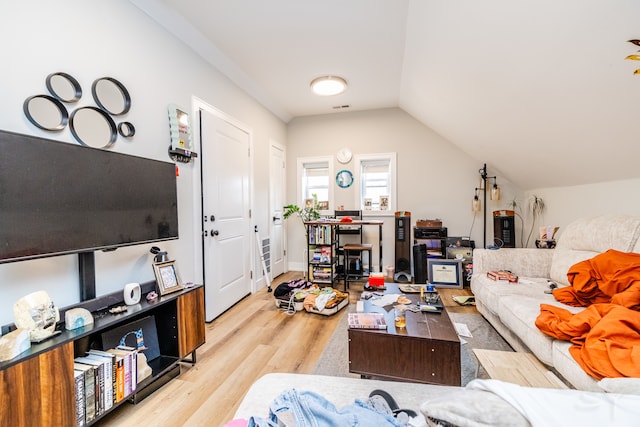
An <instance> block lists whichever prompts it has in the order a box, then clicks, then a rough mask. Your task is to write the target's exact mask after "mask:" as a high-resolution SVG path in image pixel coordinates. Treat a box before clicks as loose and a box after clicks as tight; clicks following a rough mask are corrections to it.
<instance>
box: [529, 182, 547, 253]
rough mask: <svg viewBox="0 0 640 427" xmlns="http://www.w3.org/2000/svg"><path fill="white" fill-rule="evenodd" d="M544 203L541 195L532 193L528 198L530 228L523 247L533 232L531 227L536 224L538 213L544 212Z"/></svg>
mask: <svg viewBox="0 0 640 427" xmlns="http://www.w3.org/2000/svg"><path fill="white" fill-rule="evenodd" d="M544 209H545V204H544V200H543V199H542V197H540V196H538V195H536V194H534V195H532V196H531V197H530V198H529V213H530V214H531V228H530V229H529V235H528V236H527V243H526V245H524V247H525V248H526V247H528V246H529V240H531V235H532V234H533V229H534V227H535V225H536V221H537V219H538V217H539V216H540V215H542V213H543V212H544Z"/></svg>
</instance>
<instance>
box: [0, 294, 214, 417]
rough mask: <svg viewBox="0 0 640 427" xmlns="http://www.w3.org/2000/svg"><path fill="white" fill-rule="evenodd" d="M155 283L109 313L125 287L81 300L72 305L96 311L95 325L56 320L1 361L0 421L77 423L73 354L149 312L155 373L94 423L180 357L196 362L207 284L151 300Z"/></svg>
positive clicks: (164, 374)
mask: <svg viewBox="0 0 640 427" xmlns="http://www.w3.org/2000/svg"><path fill="white" fill-rule="evenodd" d="M154 287H155V282H149V283H145V284H143V285H142V293H143V298H142V299H141V301H140V303H139V304H137V305H134V306H129V307H128V310H127V311H126V312H124V313H121V314H115V315H112V314H109V313H108V311H107V310H106V308H107V307H109V306H113V305H116V304H117V305H122V304H124V303H123V302H122V301H123V298H122V292H118V293H114V294H109V295H106V296H104V297H100V298H96V299H94V300H90V301H86V302H84V303H80V304H77V305H75V306H74V307H83V308H87V309H88V310H89V311H91V312H92V314H93V316H94V324H93V325H89V326H85V327H84V328H79V329H75V330H71V331H67V330H65V329H64V326H63V325H58V327H57V329H60V328H62V333H61V334H59V335H57V336H56V337H53V338H51V339H49V340H47V341H44V342H42V343H39V344H32V345H31V348H30V349H29V350H27V351H25V352H24V353H21V354H20V355H19V356H17V357H15V358H13V359H11V360H8V361H4V362H0V390H1V392H0V426H21V425H24V426H27V425H57V426H71V425H76V408H75V405H76V402H75V385H74V373H73V359H74V358H75V357H78V356H83V355H84V353H85V352H86V351H87V350H88V349H89V348H91V346H92V345H95V344H97V343H101V335H102V333H104V332H106V331H108V330H110V329H113V328H116V327H118V326H122V325H126V324H128V323H130V322H133V321H135V320H138V319H141V318H144V317H147V316H154V319H155V322H156V328H157V331H158V344H159V348H160V354H161V355H160V357H158V358H156V359H154V360H152V361H149V366H150V367H151V368H152V370H153V372H152V374H151V376H150V377H148V378H146V379H144V380H143V381H141V382H140V383H138V388H137V391H136V393H135V394H132V395H130V396H129V397H128V398H127V399H125V400H123V401H121V402H118V403H115V404H114V406H113V408H111V409H110V410H108V411H106V412H105V413H104V414H102V415H101V416H100V417H99V418H96V419H95V420H94V421H92V423H95V422H97V421H98V420H100V419H102V417H104V416H105V415H107V414H109V413H110V412H111V411H113V409H115V408H116V407H118V406H119V405H120V404H122V403H123V402H126V401H130V402H133V403H135V402H137V401H139V400H141V399H143V398H144V397H146V396H147V395H149V394H150V393H152V392H153V391H155V390H156V389H157V388H159V387H161V386H162V385H164V384H166V383H167V382H168V381H169V380H170V379H171V378H173V377H175V376H177V375H178V374H179V373H180V362H190V363H195V361H196V357H195V356H196V349H197V348H198V347H200V346H201V345H202V344H204V342H205V323H204V287H203V286H202V285H196V286H194V287H193V288H190V289H185V290H183V291H180V292H175V293H171V294H168V295H165V296H163V297H159V298H158V299H157V300H156V301H154V302H147V301H146V300H145V299H144V295H146V294H147V293H148V292H149V291H151V290H153V288H154ZM68 308H72V307H67V309H68ZM105 312H106V314H104V313H105ZM63 313H64V310H61V319H64V314H63ZM96 348H97V347H96Z"/></svg>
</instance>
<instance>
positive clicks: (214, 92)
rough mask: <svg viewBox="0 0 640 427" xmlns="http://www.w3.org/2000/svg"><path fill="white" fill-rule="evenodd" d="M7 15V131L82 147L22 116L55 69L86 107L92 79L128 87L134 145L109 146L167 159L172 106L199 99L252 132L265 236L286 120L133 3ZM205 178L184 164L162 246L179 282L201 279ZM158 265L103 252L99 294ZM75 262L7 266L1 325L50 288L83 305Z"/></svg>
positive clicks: (17, 5)
mask: <svg viewBox="0 0 640 427" xmlns="http://www.w3.org/2000/svg"><path fill="white" fill-rule="evenodd" d="M0 16H2V17H3V20H2V21H3V24H2V25H1V26H0V38H1V39H2V40H4V43H3V45H2V57H3V61H2V62H3V65H2V73H1V75H2V81H1V82H0V92H1V93H2V102H0V129H3V130H8V131H13V132H19V133H25V134H31V135H38V136H42V137H45V138H51V139H56V140H62V141H67V142H71V143H75V141H74V140H73V139H72V136H71V134H70V132H69V130H68V129H65V130H63V131H61V132H58V133H50V132H45V131H41V130H39V129H37V128H36V127H35V126H33V125H32V124H30V123H29V122H28V121H27V119H26V118H25V117H24V115H23V113H22V103H23V101H24V100H25V99H26V98H27V97H28V96H31V95H35V94H44V93H46V87H45V78H46V76H47V75H48V74H49V73H52V72H58V71H64V72H67V73H69V74H71V75H73V76H74V77H75V78H76V79H77V80H78V81H79V82H80V84H81V85H82V88H83V91H84V95H83V97H82V99H81V100H80V102H79V105H80V106H85V105H93V102H92V100H91V83H92V82H93V81H94V80H95V79H97V78H99V77H104V76H109V77H114V78H116V79H118V80H120V81H121V82H122V83H123V84H124V85H125V86H126V87H127V89H128V90H129V92H130V94H131V97H132V108H131V111H130V112H129V113H128V114H127V115H126V116H124V117H123V120H127V121H130V122H132V123H133V124H134V125H135V127H136V135H135V137H134V138H133V139H132V140H131V141H125V140H123V139H121V138H120V139H118V141H117V142H116V144H115V145H114V147H113V148H112V150H113V151H118V152H123V153H128V154H134V155H140V156H144V157H149V158H155V159H159V160H166V161H169V160H170V159H169V157H168V155H167V148H168V146H169V125H168V119H167V106H168V104H170V103H175V104H177V105H179V106H182V107H183V108H185V109H187V111H191V105H192V97H194V96H195V97H197V98H199V99H202V100H203V101H205V102H207V103H208V104H210V105H212V106H214V107H216V108H218V109H220V110H222V111H224V112H225V113H226V114H228V115H230V116H233V117H234V118H235V119H237V120H239V121H240V122H242V123H244V124H246V125H248V126H250V127H251V129H252V132H253V138H254V139H253V147H254V159H255V161H254V165H255V170H254V175H253V176H254V186H253V190H254V192H253V200H254V209H253V221H254V223H255V224H256V225H258V227H259V229H260V230H262V233H263V234H264V233H266V230H268V228H267V227H268V225H269V216H268V212H267V205H268V196H267V194H268V193H267V192H268V176H269V174H268V162H264V161H261V160H260V159H267V158H268V152H269V151H268V141H269V139H274V140H277V141H279V142H280V143H283V144H286V126H285V124H284V123H283V122H282V121H280V120H279V119H277V118H276V117H275V116H274V115H273V114H271V113H270V112H268V111H267V110H266V109H264V108H263V107H262V106H261V105H259V104H258V103H257V102H256V101H254V100H253V99H252V98H250V97H249V96H248V95H246V94H245V93H244V92H242V91H241V90H240V89H238V88H237V87H236V86H235V85H233V84H232V83H231V82H230V81H229V80H228V79H227V78H226V77H224V76H223V75H221V74H220V73H219V72H218V71H217V70H216V69H214V68H213V67H211V65H209V64H208V63H206V62H205V61H203V60H202V59H201V58H200V57H198V56H196V55H195V54H194V53H193V51H192V50H191V49H189V47H188V46H185V45H184V44H182V43H181V42H180V41H178V40H177V39H175V38H174V37H173V36H171V35H170V34H169V33H168V32H166V31H165V30H164V29H162V28H161V27H159V26H158V25H156V23H155V22H153V21H152V20H151V19H149V18H148V16H147V15H145V14H144V13H143V12H141V11H140V10H139V9H138V8H136V7H135V6H133V5H132V4H131V3H129V2H128V1H126V0H112V1H108V2H87V1H82V0H67V1H65V2H49V1H44V0H42V1H21V2H9V1H2V2H0ZM192 118H193V117H192ZM198 150H199V147H196V151H198ZM198 179H199V171H198V165H197V164H194V163H191V164H189V165H183V164H181V165H180V177H179V178H178V192H179V199H178V211H179V216H180V239H179V240H177V241H172V242H165V243H162V244H161V245H159V246H161V247H162V248H163V249H166V250H168V251H169V255H170V256H171V257H173V258H175V259H176V260H177V265H178V269H179V272H180V273H181V276H182V279H183V280H184V281H195V282H199V281H201V280H202V273H201V271H199V269H198V268H197V267H196V266H197V263H196V261H194V260H195V259H197V258H198V257H199V256H200V253H199V248H200V244H199V235H197V234H196V233H194V229H196V228H198V221H199V212H200V207H199V184H198ZM151 260H152V255H151V254H149V246H147V245H142V246H133V247H128V248H121V249H118V250H117V251H115V252H109V253H102V252H98V253H96V286H97V294H98V295H101V294H105V293H109V292H115V291H117V290H120V289H122V287H123V285H124V284H125V283H128V282H131V281H139V282H144V281H148V280H153V278H154V276H153V270H152V268H151ZM77 264H78V263H77V257H76V256H61V257H54V258H47V259H41V260H35V261H28V262H19V263H12V264H5V265H0V324H6V323H10V322H12V321H13V311H12V310H13V309H12V307H13V303H14V302H15V301H16V300H17V299H19V298H20V297H21V296H24V295H26V294H28V293H30V292H33V291H36V290H40V289H44V290H46V291H47V292H48V293H49V294H50V295H51V297H52V299H53V300H54V302H55V303H56V304H57V305H59V306H66V305H69V304H72V303H75V302H78V300H79V286H78V273H77V269H78V265H77ZM258 276H261V274H258Z"/></svg>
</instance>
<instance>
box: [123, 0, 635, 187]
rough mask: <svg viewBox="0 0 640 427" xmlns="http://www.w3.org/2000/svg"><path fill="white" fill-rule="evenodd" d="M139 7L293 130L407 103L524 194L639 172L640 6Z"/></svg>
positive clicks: (158, 3) (153, 3)
mask: <svg viewBox="0 0 640 427" xmlns="http://www.w3.org/2000/svg"><path fill="white" fill-rule="evenodd" d="M131 2H132V3H134V4H135V5H137V6H138V7H140V8H141V9H142V10H144V11H145V12H146V13H147V14H149V15H150V16H151V17H152V18H153V19H155V20H156V21H158V22H159V23H160V24H161V25H164V26H165V28H167V30H168V31H171V32H173V33H174V34H175V35H176V36H177V37H179V38H181V39H182V40H183V41H184V42H185V43H186V44H187V45H188V46H190V47H191V48H192V49H194V50H195V51H196V52H197V53H198V54H200V55H202V56H203V58H205V59H206V60H208V61H210V62H211V63H212V65H214V66H215V67H216V68H218V69H219V70H220V71H221V72H223V73H224V74H226V75H227V76H228V77H229V78H230V79H231V80H232V81H234V82H235V83H236V84H238V85H239V86H241V87H242V88H244V89H245V90H246V91H247V92H248V93H250V94H251V95H252V96H254V97H255V98H256V99H257V100H258V101H259V102H261V103H262V104H263V105H265V107H267V108H269V109H270V110H271V111H272V112H273V113H274V114H276V115H277V116H279V117H280V118H281V119H282V120H284V121H285V122H288V121H289V120H291V119H292V118H295V117H300V116H306V115H315V114H340V113H341V112H344V111H356V110H367V109H377V108H388V107H400V108H402V109H403V110H405V111H406V112H407V113H409V114H410V115H412V116H413V117H415V118H416V119H418V120H420V121H421V122H423V123H424V124H425V125H427V126H429V127H430V128H432V129H433V130H434V131H436V132H437V133H439V134H440V135H442V136H443V137H445V138H446V139H448V140H449V141H451V143H453V144H455V145H457V146H459V147H460V148H461V149H462V150H464V151H465V152H467V153H468V154H469V155H470V156H472V157H474V158H476V159H477V160H478V163H479V164H481V163H488V164H489V165H490V167H492V169H493V170H496V171H498V172H499V174H500V175H503V176H505V177H506V178H507V179H509V180H510V181H512V182H513V183H514V184H516V185H517V186H519V187H520V188H522V189H523V190H531V189H536V188H545V187H556V186H571V185H579V184H588V183H595V182H605V181H614V180H621V179H631V178H638V177H640V167H639V166H638V159H640V143H639V141H638V132H637V129H638V127H639V126H638V125H639V123H640V75H634V74H633V71H634V70H635V69H638V68H640V62H638V61H629V60H625V59H624V58H625V57H626V56H627V55H629V54H633V53H636V51H637V50H638V47H637V46H635V45H633V44H631V43H629V42H628V40H629V39H638V38H640V25H638V21H639V20H640V1H638V0H610V1H607V0H562V1H558V0H536V1H534V0H521V1H513V0H483V1H477V0H475V1H474V0H456V1H451V0H323V1H321V2H309V1H300V0H270V1H264V0H214V1H206V0H164V1H163V0H131ZM323 74H336V75H341V76H343V77H345V78H346V79H347V80H348V81H349V90H348V91H347V92H346V93H345V94H343V95H339V96H337V97H329V98H318V97H315V96H313V95H312V94H311V93H310V91H309V82H310V81H311V80H312V79H313V78H314V77H317V76H319V75H323ZM345 105H348V106H349V107H348V108H343V109H334V107H337V106H345Z"/></svg>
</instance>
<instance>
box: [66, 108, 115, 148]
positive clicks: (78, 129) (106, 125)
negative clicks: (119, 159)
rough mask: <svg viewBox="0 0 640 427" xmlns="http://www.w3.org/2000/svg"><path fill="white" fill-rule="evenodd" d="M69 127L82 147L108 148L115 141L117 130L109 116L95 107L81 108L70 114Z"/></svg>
mask: <svg viewBox="0 0 640 427" xmlns="http://www.w3.org/2000/svg"><path fill="white" fill-rule="evenodd" d="M69 127H70V129H71V133H72V134H73V137H74V138H75V139H76V140H77V141H78V142H79V143H80V144H82V145H86V146H89V147H93V148H109V147H111V146H112V145H113V143H114V142H115V141H116V137H117V136H118V130H117V129H116V124H115V122H114V121H113V119H112V118H111V116H110V115H108V114H107V113H105V112H104V111H102V110H101V109H99V108H96V107H82V108H78V109H77V110H75V111H74V112H73V113H71V118H70V119H69Z"/></svg>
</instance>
